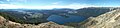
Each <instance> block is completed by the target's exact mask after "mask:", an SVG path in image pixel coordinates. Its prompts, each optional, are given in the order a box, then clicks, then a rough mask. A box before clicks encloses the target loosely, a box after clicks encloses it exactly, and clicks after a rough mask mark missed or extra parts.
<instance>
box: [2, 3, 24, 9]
mask: <svg viewBox="0 0 120 28" xmlns="http://www.w3.org/2000/svg"><path fill="white" fill-rule="evenodd" d="M22 7H23V6H17V5H12V4H0V9H16V8H22Z"/></svg>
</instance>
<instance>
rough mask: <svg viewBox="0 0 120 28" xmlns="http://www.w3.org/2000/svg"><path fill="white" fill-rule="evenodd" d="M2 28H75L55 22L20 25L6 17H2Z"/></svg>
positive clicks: (0, 19)
mask: <svg viewBox="0 0 120 28" xmlns="http://www.w3.org/2000/svg"><path fill="white" fill-rule="evenodd" d="M0 28H74V27H70V26H64V25H59V24H56V23H54V22H47V23H41V24H38V25H33V24H20V23H16V22H12V21H9V20H6V19H5V18H4V17H2V16H0Z"/></svg>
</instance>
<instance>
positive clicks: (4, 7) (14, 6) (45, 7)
mask: <svg viewBox="0 0 120 28" xmlns="http://www.w3.org/2000/svg"><path fill="white" fill-rule="evenodd" d="M0 7H1V8H3V9H12V8H13V9H14V8H29V9H53V8H72V9H79V8H84V7H99V6H94V5H88V4H78V3H73V4H69V5H65V6H61V5H51V6H19V5H12V4H0Z"/></svg>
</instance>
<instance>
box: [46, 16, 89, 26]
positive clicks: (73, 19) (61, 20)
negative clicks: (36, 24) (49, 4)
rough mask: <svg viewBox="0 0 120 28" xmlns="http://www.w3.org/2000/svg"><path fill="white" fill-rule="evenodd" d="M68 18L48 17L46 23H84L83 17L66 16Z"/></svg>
mask: <svg viewBox="0 0 120 28" xmlns="http://www.w3.org/2000/svg"><path fill="white" fill-rule="evenodd" d="M67 16H68V17H64V16H60V15H51V16H50V17H48V19H47V20H48V21H53V22H55V23H58V24H65V23H69V22H81V21H84V20H85V19H87V18H85V17H83V16H75V15H67Z"/></svg>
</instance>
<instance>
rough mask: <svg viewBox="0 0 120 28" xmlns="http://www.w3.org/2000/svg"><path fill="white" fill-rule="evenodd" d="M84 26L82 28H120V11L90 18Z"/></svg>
mask: <svg viewBox="0 0 120 28" xmlns="http://www.w3.org/2000/svg"><path fill="white" fill-rule="evenodd" d="M85 22H87V23H85ZM82 24H83V25H82V26H81V27H80V28H120V9H117V10H114V11H111V12H107V13H105V14H102V15H100V16H98V17H95V18H89V19H88V20H86V21H84V23H82Z"/></svg>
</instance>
